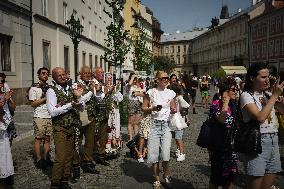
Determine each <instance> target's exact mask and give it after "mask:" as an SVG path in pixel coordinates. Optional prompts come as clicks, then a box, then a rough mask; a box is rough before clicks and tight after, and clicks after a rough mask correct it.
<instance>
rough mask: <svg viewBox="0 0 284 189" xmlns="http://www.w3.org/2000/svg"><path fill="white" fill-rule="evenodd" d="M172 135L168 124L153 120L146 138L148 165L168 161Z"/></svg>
mask: <svg viewBox="0 0 284 189" xmlns="http://www.w3.org/2000/svg"><path fill="white" fill-rule="evenodd" d="M171 140H172V134H171V129H170V127H169V122H167V121H162V120H154V124H153V125H152V127H151V129H150V136H149V138H148V160H147V162H148V163H157V162H159V161H169V160H170V149H171Z"/></svg>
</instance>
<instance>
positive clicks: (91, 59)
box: [33, 0, 112, 78]
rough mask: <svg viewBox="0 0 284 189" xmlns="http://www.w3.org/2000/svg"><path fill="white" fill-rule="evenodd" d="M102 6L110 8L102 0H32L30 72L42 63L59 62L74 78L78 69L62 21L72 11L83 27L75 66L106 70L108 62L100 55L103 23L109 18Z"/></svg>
mask: <svg viewBox="0 0 284 189" xmlns="http://www.w3.org/2000/svg"><path fill="white" fill-rule="evenodd" d="M104 10H106V11H108V12H111V10H110V8H109V7H108V5H107V4H106V2H105V1H104V0H92V1H91V0H53V1H48V0H41V1H39V0H33V36H34V39H33V49H34V61H35V65H34V73H33V74H34V75H36V71H37V70H38V69H39V68H40V67H43V66H44V67H48V68H50V69H52V68H54V67H57V66H60V67H63V68H65V69H66V70H69V71H70V73H71V77H72V78H75V73H78V71H79V70H76V71H75V70H74V46H73V43H72V41H71V38H70V37H69V31H68V27H67V25H66V22H67V20H69V19H70V17H71V15H72V14H73V15H74V16H75V18H76V20H77V19H79V20H80V23H81V25H82V26H83V27H84V29H83V33H82V38H81V42H80V43H79V46H78V69H80V67H81V66H83V65H87V66H90V67H92V68H94V67H96V66H100V67H102V68H103V69H104V70H105V71H109V65H108V63H106V62H104V60H103V59H102V58H101V56H102V55H103V54H104V49H105V48H104V42H105V41H104V40H105V39H106V37H107V30H106V27H107V26H108V25H109V24H110V22H111V19H112V18H110V17H109V16H108V15H107V14H106V13H105V12H104Z"/></svg>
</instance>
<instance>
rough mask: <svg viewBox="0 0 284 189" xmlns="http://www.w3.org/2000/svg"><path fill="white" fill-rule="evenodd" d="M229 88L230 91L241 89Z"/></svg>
mask: <svg viewBox="0 0 284 189" xmlns="http://www.w3.org/2000/svg"><path fill="white" fill-rule="evenodd" d="M229 90H230V91H232V92H236V91H239V89H238V88H230V89H229Z"/></svg>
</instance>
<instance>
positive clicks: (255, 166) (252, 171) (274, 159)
mask: <svg viewBox="0 0 284 189" xmlns="http://www.w3.org/2000/svg"><path fill="white" fill-rule="evenodd" d="M261 147H262V153H261V154H257V156H256V157H253V158H251V157H246V160H245V167H246V172H247V174H248V175H250V176H264V174H266V173H278V172H281V162H280V154H279V145H278V136H277V133H272V134H262V135H261Z"/></svg>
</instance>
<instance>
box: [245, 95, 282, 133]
mask: <svg viewBox="0 0 284 189" xmlns="http://www.w3.org/2000/svg"><path fill="white" fill-rule="evenodd" d="M254 99H255V100H254ZM262 99H266V100H268V99H267V98H266V96H265V95H264V93H263V92H262V93H258V92H254V94H253V96H252V95H251V94H249V93H248V92H243V93H242V94H241V97H240V105H241V110H242V115H243V118H244V122H248V121H249V120H250V119H251V117H252V116H251V115H250V114H249V113H248V112H247V111H246V110H245V109H244V107H245V105H247V104H256V106H257V108H258V109H259V111H261V110H262V104H261V100H262ZM255 102H256V103H255ZM270 116H271V119H268V118H267V119H266V120H265V122H264V123H261V124H260V133H276V132H278V129H277V127H276V125H277V124H278V121H277V118H276V115H275V109H274V107H273V108H272V110H271V113H270Z"/></svg>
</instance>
